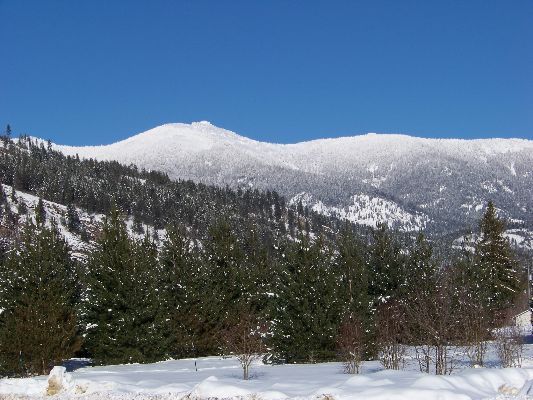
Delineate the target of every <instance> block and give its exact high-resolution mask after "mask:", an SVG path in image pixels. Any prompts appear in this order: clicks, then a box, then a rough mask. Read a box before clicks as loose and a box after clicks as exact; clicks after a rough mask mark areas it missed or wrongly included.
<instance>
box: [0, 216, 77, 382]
mask: <svg viewBox="0 0 533 400" xmlns="http://www.w3.org/2000/svg"><path fill="white" fill-rule="evenodd" d="M1 269H2V271H1V273H0V276H1V277H2V278H1V281H0V308H2V309H3V310H4V311H3V312H2V314H0V369H1V370H2V371H3V372H4V373H6V374H16V375H21V374H22V375H24V374H29V375H32V374H46V373H47V372H48V371H49V369H50V368H51V367H52V366H53V365H54V364H55V363H59V362H61V361H62V360H63V359H66V358H69V357H72V356H73V355H74V352H75V351H77V350H78V349H79V346H80V341H81V340H80V336H79V335H78V324H77V318H76V312H75V307H76V301H77V298H78V291H77V290H76V288H77V284H76V274H75V268H74V265H73V263H72V261H71V260H70V257H69V254H68V247H67V245H66V243H65V241H64V240H63V238H62V237H61V235H60V233H59V232H58V231H57V229H56V228H54V227H52V229H48V228H45V227H43V226H36V225H34V224H33V223H32V222H27V223H26V225H25V226H24V228H23V231H22V236H21V239H20V241H19V242H17V243H16V245H15V248H14V249H13V251H11V252H9V254H8V257H7V259H6V260H5V262H4V263H3V264H2V266H1Z"/></svg>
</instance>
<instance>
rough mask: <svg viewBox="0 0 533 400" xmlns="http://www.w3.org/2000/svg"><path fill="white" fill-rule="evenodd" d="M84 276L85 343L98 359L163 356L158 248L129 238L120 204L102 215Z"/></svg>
mask: <svg viewBox="0 0 533 400" xmlns="http://www.w3.org/2000/svg"><path fill="white" fill-rule="evenodd" d="M88 270H89V273H88V277H87V286H88V290H87V301H86V303H85V309H86V323H87V324H88V326H89V328H88V329H87V338H86V341H87V349H88V351H89V352H90V354H91V356H92V357H93V358H94V359H95V361H96V362H98V363H123V362H152V361H157V360H161V359H163V358H165V356H166V348H165V346H164V345H163V343H162V340H163V338H162V332H164V326H163V322H164V320H165V319H166V316H165V315H162V313H161V308H162V306H161V304H162V299H161V296H162V295H161V293H160V290H159V286H160V285H159V282H158V280H157V279H158V276H160V273H159V270H158V263H157V249H156V247H155V245H154V243H153V242H152V241H151V240H150V239H149V237H148V236H146V237H145V238H144V239H143V240H142V241H132V240H131V239H130V238H129V236H128V233H127V230H126V225H125V223H124V220H123V218H122V217H121V216H120V214H119V212H118V210H117V209H116V208H114V209H113V210H112V212H111V214H110V216H109V217H107V218H106V220H105V222H104V226H103V232H102V235H101V238H100V239H99V240H98V242H97V248H96V250H94V251H93V253H92V254H91V257H90V260H89V266H88Z"/></svg>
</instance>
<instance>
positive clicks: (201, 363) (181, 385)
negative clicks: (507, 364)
mask: <svg viewBox="0 0 533 400" xmlns="http://www.w3.org/2000/svg"><path fill="white" fill-rule="evenodd" d="M531 354H532V353H531V349H530V348H529V349H528V352H526V354H525V356H526V357H527V359H525V361H526V363H525V365H527V367H525V368H521V369H520V368H508V369H499V368H475V369H463V370H461V371H458V372H457V373H455V374H453V375H448V376H434V375H427V374H423V373H420V372H416V371H415V370H414V369H413V368H412V367H409V368H408V370H405V371H387V370H382V369H381V367H380V365H379V363H378V362H376V361H371V362H366V363H365V364H364V366H363V374H361V375H347V374H344V373H343V372H342V365H341V364H340V363H322V364H309V365H302V364H294V365H263V364H260V363H257V364H256V365H254V367H253V368H252V371H251V372H252V378H251V379H250V380H249V381H243V380H242V379H241V378H242V370H241V369H240V366H239V364H238V362H237V360H236V359H233V358H220V357H206V358H199V359H197V360H195V359H183V360H171V361H164V362H159V363H154V364H130V365H114V366H101V367H85V368H80V369H78V370H76V371H74V372H71V373H67V374H66V378H65V387H66V389H65V391H63V392H61V393H60V394H58V395H56V396H54V398H56V399H75V398H80V399H94V400H96V399H107V398H109V399H184V398H187V399H190V398H195V399H208V398H209V399H214V398H218V399H223V398H224V399H225V398H239V399H250V400H252V399H253V400H256V399H257V400H258V399H263V400H277V399H287V398H291V399H340V400H350V399H354V400H355V399H369V400H385V399H409V400H432V399H435V400H437V399H438V400H448V399H450V400H451V399H454V400H455V399H465V400H467V399H486V398H500V399H503V398H522V399H526V398H533V396H531V397H528V395H527V394H526V393H527V390H528V388H529V386H528V385H530V383H528V382H533V359H532V357H531ZM195 362H196V364H195ZM47 378H48V377H46V376H39V377H34V378H22V379H2V380H0V398H2V399H23V398H27V399H34V398H39V397H43V396H44V393H45V392H46V389H47ZM521 390H522V391H523V392H524V393H523V394H521V395H520V396H518V397H515V396H514V395H515V394H519V393H520V391H521Z"/></svg>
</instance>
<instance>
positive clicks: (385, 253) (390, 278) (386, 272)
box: [368, 224, 406, 300]
mask: <svg viewBox="0 0 533 400" xmlns="http://www.w3.org/2000/svg"><path fill="white" fill-rule="evenodd" d="M368 263H369V269H370V271H371V274H370V277H371V279H370V282H369V293H370V295H371V296H372V297H373V298H374V299H377V300H378V299H379V300H383V299H387V298H389V297H398V296H400V293H401V292H402V291H403V288H404V287H405V284H406V277H405V268H404V267H405V257H404V256H403V254H402V253H401V247H400V245H399V243H398V240H397V239H396V238H395V237H394V236H393V235H392V233H391V232H390V231H389V229H388V228H387V226H386V225H384V224H382V225H381V226H378V228H377V229H376V230H375V231H374V232H373V243H372V244H371V245H370V249H369V259H368Z"/></svg>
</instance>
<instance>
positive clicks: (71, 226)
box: [66, 203, 81, 233]
mask: <svg viewBox="0 0 533 400" xmlns="http://www.w3.org/2000/svg"><path fill="white" fill-rule="evenodd" d="M66 217H67V218H66V219H67V229H68V230H69V232H75V233H76V232H79V231H80V228H81V222H80V216H79V214H78V211H77V210H76V207H74V205H73V204H72V203H69V204H68V205H67V215H66Z"/></svg>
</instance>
